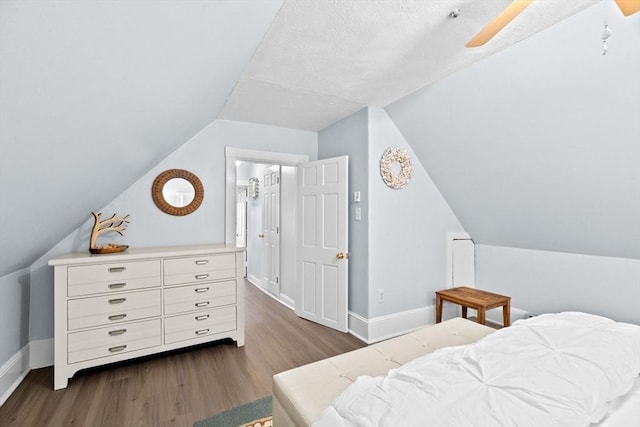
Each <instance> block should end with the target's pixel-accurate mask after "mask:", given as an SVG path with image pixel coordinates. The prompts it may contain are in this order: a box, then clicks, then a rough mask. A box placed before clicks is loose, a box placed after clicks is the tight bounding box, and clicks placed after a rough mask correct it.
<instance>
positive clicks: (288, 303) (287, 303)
mask: <svg viewBox="0 0 640 427" xmlns="http://www.w3.org/2000/svg"><path fill="white" fill-rule="evenodd" d="M255 278H256V277H255V276H251V278H249V277H247V281H248V282H249V283H251V284H252V285H253V286H255V287H256V288H258V289H259V290H260V291H262V292H263V293H265V294H267V295H268V296H269V297H271V298H273V299H274V300H276V301H278V302H279V303H280V304H282V305H284V306H285V307H287V308H288V309H290V310H293V300H292V299H291V298H289V297H288V296H286V295H284V294H280V298H278V296H277V295H274V294H272V293H271V292H269V291H268V290H266V289H265V288H263V287H262V286H261V285H260V281H259V280H257V281H256V282H254V280H252V279H255Z"/></svg>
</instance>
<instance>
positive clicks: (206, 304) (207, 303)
mask: <svg viewBox="0 0 640 427" xmlns="http://www.w3.org/2000/svg"><path fill="white" fill-rule="evenodd" d="M208 305H209V301H203V302H197V303H196V307H206V306H208Z"/></svg>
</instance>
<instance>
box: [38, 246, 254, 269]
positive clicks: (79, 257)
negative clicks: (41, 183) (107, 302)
mask: <svg viewBox="0 0 640 427" xmlns="http://www.w3.org/2000/svg"><path fill="white" fill-rule="evenodd" d="M245 249H246V248H245V247H244V246H236V245H233V244H225V243H217V244H205V245H185V246H163V247H154V248H129V249H127V250H126V251H124V252H117V253H111V254H91V253H89V252H88V251H87V252H72V253H68V254H64V255H61V256H59V257H56V258H53V259H50V260H49V263H48V264H49V265H51V266H58V265H73V264H88V263H104V262H119V261H130V260H138V259H145V258H160V257H179V256H190V255H203V254H216V253H225V252H243V251H244V250H245Z"/></svg>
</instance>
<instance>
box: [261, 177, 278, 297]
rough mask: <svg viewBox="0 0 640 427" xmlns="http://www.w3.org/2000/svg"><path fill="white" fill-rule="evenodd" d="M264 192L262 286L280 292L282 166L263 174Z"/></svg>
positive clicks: (274, 292) (276, 293) (275, 292)
mask: <svg viewBox="0 0 640 427" xmlns="http://www.w3.org/2000/svg"><path fill="white" fill-rule="evenodd" d="M262 182H263V184H264V189H263V192H262V238H263V241H262V286H263V287H264V288H265V289H267V290H268V291H269V292H271V293H273V294H275V295H279V294H280V277H279V276H280V166H270V167H268V168H266V169H265V171H264V175H263V181H262Z"/></svg>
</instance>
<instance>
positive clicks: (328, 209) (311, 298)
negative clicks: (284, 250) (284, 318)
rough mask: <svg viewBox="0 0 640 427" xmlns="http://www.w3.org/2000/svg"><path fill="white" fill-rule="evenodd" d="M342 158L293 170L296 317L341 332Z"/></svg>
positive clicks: (344, 292)
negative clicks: (295, 186) (295, 180)
mask: <svg viewBox="0 0 640 427" xmlns="http://www.w3.org/2000/svg"><path fill="white" fill-rule="evenodd" d="M348 187H349V182H348V157H347V156H342V157H336V158H333V159H325V160H318V161H314V162H309V163H303V164H300V165H299V167H298V233H297V235H298V254H297V263H298V292H297V295H296V299H295V307H296V314H297V315H298V316H300V317H303V318H305V319H308V320H311V321H313V322H316V323H320V324H321V325H325V326H328V327H330V328H333V329H337V330H339V331H342V332H347V330H348V324H347V310H348V304H347V302H348V301H347V296H348V280H347V277H348V272H349V271H348V268H349V263H348V259H347V253H348V250H349V247H348V214H349V211H348V209H349V207H348V191H349V189H348Z"/></svg>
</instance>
